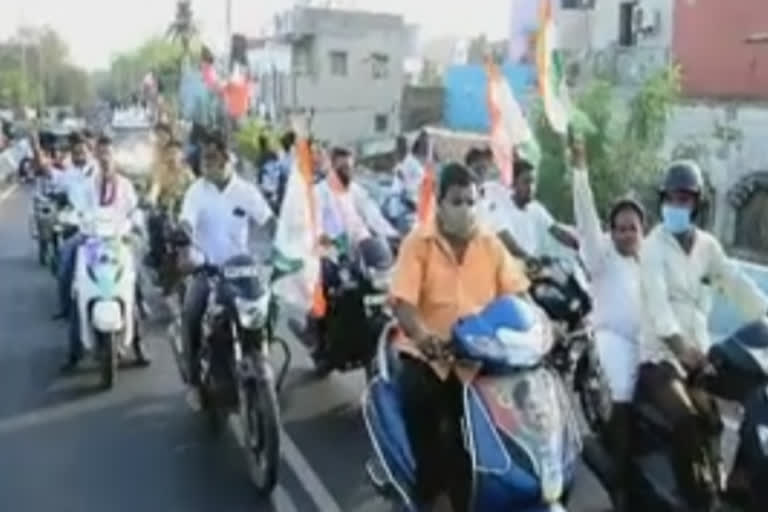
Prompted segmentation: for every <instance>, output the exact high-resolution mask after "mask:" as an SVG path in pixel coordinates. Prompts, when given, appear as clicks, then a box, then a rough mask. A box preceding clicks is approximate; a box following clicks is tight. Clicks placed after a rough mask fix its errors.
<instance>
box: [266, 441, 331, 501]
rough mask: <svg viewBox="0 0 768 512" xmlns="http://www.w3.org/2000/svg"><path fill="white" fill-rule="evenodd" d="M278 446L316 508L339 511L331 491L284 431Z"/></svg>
mask: <svg viewBox="0 0 768 512" xmlns="http://www.w3.org/2000/svg"><path fill="white" fill-rule="evenodd" d="M280 447H281V448H282V451H283V456H284V457H285V460H286V461H287V462H288V464H289V465H290V466H291V469H293V472H294V473H296V476H297V477H298V479H299V480H300V481H301V483H302V484H303V485H304V489H305V490H306V491H307V494H309V496H310V497H311V498H312V501H313V502H314V503H315V505H316V506H317V509H318V510H320V511H322V512H341V506H339V503H338V502H337V501H336V500H335V499H334V497H333V495H332V494H331V492H330V491H329V490H328V488H327V487H326V486H325V484H323V481H322V480H320V477H319V476H318V475H317V473H315V471H314V470H313V469H312V467H311V466H310V465H309V462H307V459H305V458H304V456H303V455H302V454H301V452H300V451H299V448H298V446H296V444H295V443H294V442H293V440H291V438H290V437H289V436H288V434H287V433H285V432H283V435H282V436H281V438H280Z"/></svg>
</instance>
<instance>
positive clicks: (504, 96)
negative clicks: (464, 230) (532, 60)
mask: <svg viewBox="0 0 768 512" xmlns="http://www.w3.org/2000/svg"><path fill="white" fill-rule="evenodd" d="M486 72H487V74H488V91H487V92H488V95H487V99H488V113H489V115H490V121H491V132H490V139H491V151H492V152H493V158H494V161H495V162H496V166H497V167H498V168H499V173H500V178H501V181H502V183H504V184H505V185H510V184H511V183H512V160H513V158H514V149H515V148H516V149H517V151H518V154H519V155H520V156H522V157H523V158H525V159H526V160H528V161H529V162H531V163H532V164H533V165H536V164H537V163H538V161H539V158H540V151H539V147H538V144H537V143H536V140H535V139H534V137H533V132H532V131H531V128H530V126H529V125H528V122H527V121H526V119H525V117H524V116H523V111H522V110H521V109H520V105H519V104H518V103H517V100H515V97H514V95H513V94H512V89H511V88H510V87H509V82H508V81H507V79H506V78H505V77H504V75H503V74H502V73H501V70H500V69H499V67H498V66H497V65H496V63H495V62H493V60H492V59H490V58H489V59H488V60H487V61H486Z"/></svg>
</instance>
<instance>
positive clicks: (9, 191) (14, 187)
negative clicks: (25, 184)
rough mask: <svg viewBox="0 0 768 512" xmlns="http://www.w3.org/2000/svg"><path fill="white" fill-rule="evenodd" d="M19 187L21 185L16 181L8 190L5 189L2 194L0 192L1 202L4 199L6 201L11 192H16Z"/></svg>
mask: <svg viewBox="0 0 768 512" xmlns="http://www.w3.org/2000/svg"><path fill="white" fill-rule="evenodd" d="M17 188H19V186H18V185H17V184H16V183H14V184H13V185H11V186H10V187H8V190H6V191H5V192H3V193H2V194H0V203H2V202H3V201H5V200H6V199H8V198H9V197H11V194H13V193H14V192H16V189H17Z"/></svg>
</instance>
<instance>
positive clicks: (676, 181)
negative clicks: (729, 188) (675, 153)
mask: <svg viewBox="0 0 768 512" xmlns="http://www.w3.org/2000/svg"><path fill="white" fill-rule="evenodd" d="M703 185H704V181H703V179H702V177H701V169H700V168H699V164H697V163H696V162H694V161H692V160H680V161H678V162H673V163H672V164H671V165H670V166H669V167H668V168H667V172H666V173H664V182H663V184H662V186H661V188H660V190H659V192H660V193H662V194H663V193H665V192H671V191H673V190H678V191H682V192H690V193H692V194H696V195H700V194H701V191H702V189H703V188H704V186H703Z"/></svg>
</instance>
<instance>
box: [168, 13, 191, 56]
mask: <svg viewBox="0 0 768 512" xmlns="http://www.w3.org/2000/svg"><path fill="white" fill-rule="evenodd" d="M197 34H198V28H197V24H196V23H195V20H194V15H193V13H192V0H177V2H176V16H175V17H174V19H173V21H172V22H171V25H170V26H169V27H168V31H167V35H168V37H169V38H171V39H172V40H174V41H179V42H180V43H181V48H182V49H183V51H184V55H188V54H189V48H190V46H191V43H192V39H193V38H194V37H195V36H197Z"/></svg>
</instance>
